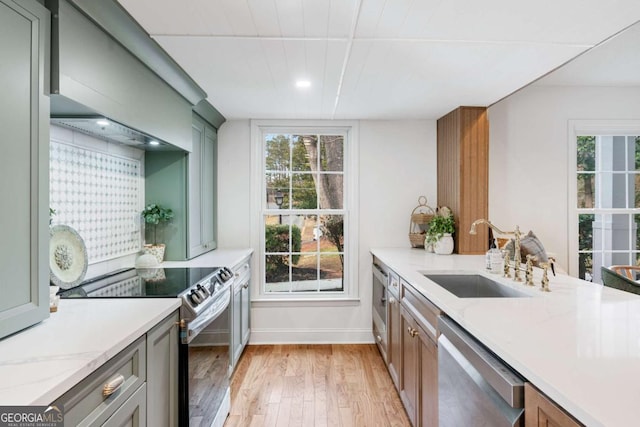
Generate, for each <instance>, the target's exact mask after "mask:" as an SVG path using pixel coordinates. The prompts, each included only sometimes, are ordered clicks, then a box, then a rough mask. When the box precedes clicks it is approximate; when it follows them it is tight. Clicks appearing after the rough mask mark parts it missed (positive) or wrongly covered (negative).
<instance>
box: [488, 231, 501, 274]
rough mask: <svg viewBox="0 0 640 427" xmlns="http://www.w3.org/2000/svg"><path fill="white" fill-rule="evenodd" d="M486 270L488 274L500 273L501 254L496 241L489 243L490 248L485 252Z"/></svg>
mask: <svg viewBox="0 0 640 427" xmlns="http://www.w3.org/2000/svg"><path fill="white" fill-rule="evenodd" d="M486 257H487V270H488V271H489V272H490V273H494V274H499V273H501V272H502V261H503V259H502V252H500V249H498V245H497V242H496V239H493V240H492V241H491V246H490V247H489V250H488V251H487V255H486Z"/></svg>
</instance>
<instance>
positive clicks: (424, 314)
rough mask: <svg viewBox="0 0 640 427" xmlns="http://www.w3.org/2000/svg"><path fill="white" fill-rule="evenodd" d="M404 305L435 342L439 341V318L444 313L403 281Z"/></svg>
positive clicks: (402, 295) (401, 298)
mask: <svg viewBox="0 0 640 427" xmlns="http://www.w3.org/2000/svg"><path fill="white" fill-rule="evenodd" d="M401 282H402V286H401V287H400V293H401V297H400V300H401V302H402V305H403V306H404V307H405V308H406V309H407V311H409V312H410V313H411V315H412V316H413V317H414V319H416V321H417V322H418V323H419V324H420V326H421V327H422V328H423V329H424V330H425V332H427V333H428V334H429V335H430V336H431V338H432V339H433V340H434V341H437V339H438V316H440V314H441V313H442V311H440V309H439V308H438V307H436V306H435V305H433V304H432V303H431V301H429V300H428V299H427V298H425V297H424V296H423V295H422V294H420V293H419V292H418V291H416V290H415V289H414V288H413V287H412V286H411V285H410V284H409V283H407V282H405V281H404V280H401Z"/></svg>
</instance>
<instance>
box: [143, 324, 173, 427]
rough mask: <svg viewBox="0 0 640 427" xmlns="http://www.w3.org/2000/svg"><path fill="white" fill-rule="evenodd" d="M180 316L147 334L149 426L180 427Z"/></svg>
mask: <svg viewBox="0 0 640 427" xmlns="http://www.w3.org/2000/svg"><path fill="white" fill-rule="evenodd" d="M178 320H179V316H178V313H177V312H176V313H173V314H172V315H170V316H169V317H167V318H166V319H164V320H163V321H162V322H160V323H159V324H158V325H156V326H155V327H154V328H153V329H151V330H150V331H149V332H148V333H147V406H146V407H147V422H148V424H149V425H150V426H154V427H156V426H157V427H163V426H166V427H170V426H176V425H178V328H177V327H176V325H177V323H178Z"/></svg>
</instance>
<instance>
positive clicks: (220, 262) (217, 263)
mask: <svg viewBox="0 0 640 427" xmlns="http://www.w3.org/2000/svg"><path fill="white" fill-rule="evenodd" d="M252 253H253V249H215V250H213V251H209V252H207V253H204V254H202V255H200V256H198V257H196V258H193V259H190V260H188V261H164V262H163V263H162V264H160V267H166V268H175V267H229V268H231V267H233V266H235V265H236V264H238V263H239V262H240V261H242V260H243V259H245V258H246V257H248V256H249V255H251V254H252Z"/></svg>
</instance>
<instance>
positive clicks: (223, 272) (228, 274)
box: [219, 267, 233, 282]
mask: <svg viewBox="0 0 640 427" xmlns="http://www.w3.org/2000/svg"><path fill="white" fill-rule="evenodd" d="M219 275H220V279H222V281H223V282H226V281H227V280H229V279H231V278H232V277H233V272H232V271H231V270H229V269H228V268H227V267H222V268H221V269H220V273H219Z"/></svg>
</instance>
